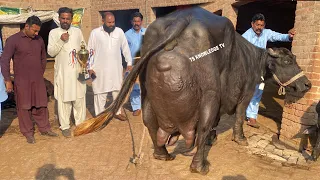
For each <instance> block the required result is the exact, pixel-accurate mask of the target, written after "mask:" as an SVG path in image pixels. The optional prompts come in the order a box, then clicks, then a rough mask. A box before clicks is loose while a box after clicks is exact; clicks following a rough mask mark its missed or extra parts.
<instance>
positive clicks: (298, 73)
mask: <svg viewBox="0 0 320 180" xmlns="http://www.w3.org/2000/svg"><path fill="white" fill-rule="evenodd" d="M268 54H269V55H270V58H269V59H268V69H269V70H270V71H271V73H272V75H273V78H274V79H275V80H276V81H277V83H278V84H279V85H280V86H281V87H282V88H283V90H284V88H285V90H286V91H287V92H289V93H297V92H302V93H303V92H306V91H308V90H309V89H310V88H311V82H310V81H309V80H308V78H307V77H306V76H305V75H304V74H303V72H302V70H301V68H300V67H299V66H298V64H297V62H296V56H295V55H293V54H292V53H291V52H290V51H289V50H288V49H286V48H274V49H271V48H269V49H268ZM280 89H281V88H280ZM283 94H284V93H283Z"/></svg>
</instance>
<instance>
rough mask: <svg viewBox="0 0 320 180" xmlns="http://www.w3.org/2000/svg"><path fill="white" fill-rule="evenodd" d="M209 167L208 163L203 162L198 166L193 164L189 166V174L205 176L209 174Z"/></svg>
mask: <svg viewBox="0 0 320 180" xmlns="http://www.w3.org/2000/svg"><path fill="white" fill-rule="evenodd" d="M209 165H210V163H209V162H208V161H205V162H204V163H203V164H202V163H201V164H200V165H194V164H193V163H192V164H191V166H190V172H191V173H199V174H201V175H206V174H208V172H209Z"/></svg>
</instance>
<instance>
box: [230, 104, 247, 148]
mask: <svg viewBox="0 0 320 180" xmlns="http://www.w3.org/2000/svg"><path fill="white" fill-rule="evenodd" d="M249 101H250V98H248V100H246V98H245V100H243V101H242V102H241V103H240V104H239V105H238V106H237V109H236V122H235V124H234V126H233V136H232V140H233V141H235V142H236V143H238V144H239V145H242V146H247V145H248V142H247V138H246V137H245V136H244V133H243V123H244V119H245V118H246V109H247V107H248V105H249Z"/></svg>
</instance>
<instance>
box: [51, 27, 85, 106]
mask: <svg viewBox="0 0 320 180" xmlns="http://www.w3.org/2000/svg"><path fill="white" fill-rule="evenodd" d="M65 32H68V34H69V40H68V41H67V42H64V41H62V40H61V39H60V37H61V35H62V34H63V33H65ZM82 41H83V42H85V41H84V38H83V35H82V32H81V30H80V29H78V28H75V27H70V28H69V29H68V30H64V29H62V28H60V27H58V28H56V29H53V30H51V31H50V33H49V42H48V54H49V55H50V56H52V57H55V63H54V97H55V98H56V99H57V100H59V101H63V102H69V101H75V100H76V99H78V98H83V97H85V94H86V83H85V82H80V81H79V80H78V79H77V78H78V76H79V73H80V71H81V66H80V63H79V62H75V64H74V65H73V64H72V53H71V52H72V51H73V50H74V49H75V50H76V52H78V51H79V50H80V45H81V42H82ZM59 97H60V98H59Z"/></svg>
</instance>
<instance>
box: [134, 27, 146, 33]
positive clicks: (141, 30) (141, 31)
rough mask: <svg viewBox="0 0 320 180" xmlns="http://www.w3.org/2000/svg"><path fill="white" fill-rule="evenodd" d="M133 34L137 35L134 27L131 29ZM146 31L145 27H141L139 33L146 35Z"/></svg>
mask: <svg viewBox="0 0 320 180" xmlns="http://www.w3.org/2000/svg"><path fill="white" fill-rule="evenodd" d="M131 31H132V33H135V34H136V30H134V29H133V27H132V28H131ZM144 31H145V29H144V28H143V27H141V29H140V31H139V33H144Z"/></svg>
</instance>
